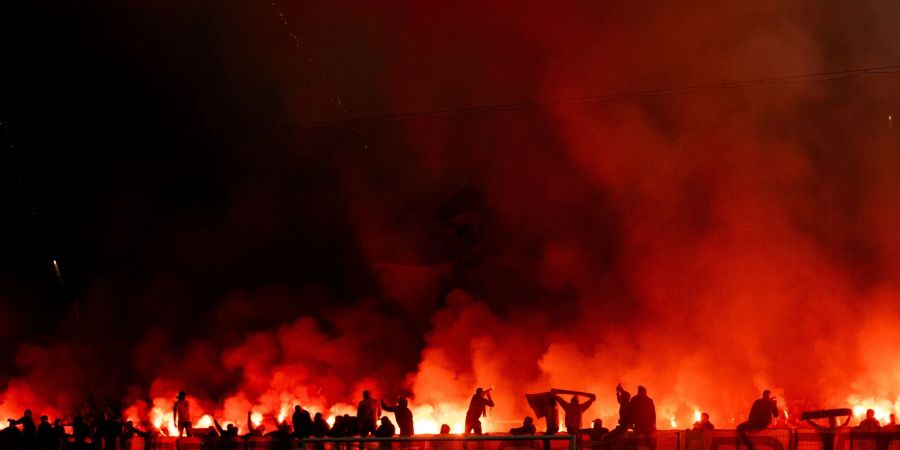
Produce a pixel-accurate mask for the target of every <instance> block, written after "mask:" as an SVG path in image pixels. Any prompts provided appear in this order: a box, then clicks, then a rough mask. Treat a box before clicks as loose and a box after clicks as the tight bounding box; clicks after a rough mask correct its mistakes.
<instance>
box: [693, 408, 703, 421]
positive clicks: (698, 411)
mask: <svg viewBox="0 0 900 450" xmlns="http://www.w3.org/2000/svg"><path fill="white" fill-rule="evenodd" d="M701 414H703V413H701V412H700V410H699V409H694V422H699V421H700V419H701V417H700V415H701Z"/></svg>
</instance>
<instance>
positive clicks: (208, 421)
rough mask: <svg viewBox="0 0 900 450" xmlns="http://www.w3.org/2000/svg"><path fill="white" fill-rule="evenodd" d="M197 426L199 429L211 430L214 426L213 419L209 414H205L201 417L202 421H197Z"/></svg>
mask: <svg viewBox="0 0 900 450" xmlns="http://www.w3.org/2000/svg"><path fill="white" fill-rule="evenodd" d="M195 426H196V427H197V428H209V427H211V426H213V420H212V417H210V416H209V414H204V415H203V417H201V418H200V420H198V421H197V425H195Z"/></svg>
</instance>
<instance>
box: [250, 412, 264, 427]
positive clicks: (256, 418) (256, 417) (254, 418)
mask: <svg viewBox="0 0 900 450" xmlns="http://www.w3.org/2000/svg"><path fill="white" fill-rule="evenodd" d="M250 421H251V422H253V426H254V427H258V426H259V425H260V424H261V423H262V421H263V415H262V413H258V412H255V413H253V414H250Z"/></svg>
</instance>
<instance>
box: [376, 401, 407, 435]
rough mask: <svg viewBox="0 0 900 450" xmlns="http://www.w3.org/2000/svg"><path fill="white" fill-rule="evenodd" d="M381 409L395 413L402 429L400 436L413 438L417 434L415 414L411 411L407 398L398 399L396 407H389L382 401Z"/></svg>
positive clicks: (398, 424) (395, 417)
mask: <svg viewBox="0 0 900 450" xmlns="http://www.w3.org/2000/svg"><path fill="white" fill-rule="evenodd" d="M381 409H383V410H385V411H388V412H392V413H394V419H395V420H396V421H397V426H398V427H400V436H412V435H413V434H415V428H414V424H413V414H412V411H411V410H410V409H409V401H408V400H407V399H406V398H405V397H400V398H399V399H397V405H396V406H389V405H388V404H387V403H385V402H384V400H381Z"/></svg>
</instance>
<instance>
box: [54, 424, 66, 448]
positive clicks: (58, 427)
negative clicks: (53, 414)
mask: <svg viewBox="0 0 900 450" xmlns="http://www.w3.org/2000/svg"><path fill="white" fill-rule="evenodd" d="M66 437H67V435H66V428H65V427H64V426H63V423H62V419H56V420H54V421H53V439H54V441H53V442H54V447H53V448H59V447H60V446H61V445H62V441H64V440H65V439H66Z"/></svg>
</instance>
